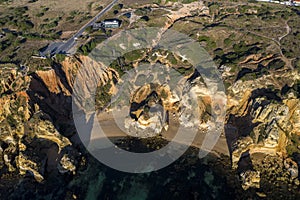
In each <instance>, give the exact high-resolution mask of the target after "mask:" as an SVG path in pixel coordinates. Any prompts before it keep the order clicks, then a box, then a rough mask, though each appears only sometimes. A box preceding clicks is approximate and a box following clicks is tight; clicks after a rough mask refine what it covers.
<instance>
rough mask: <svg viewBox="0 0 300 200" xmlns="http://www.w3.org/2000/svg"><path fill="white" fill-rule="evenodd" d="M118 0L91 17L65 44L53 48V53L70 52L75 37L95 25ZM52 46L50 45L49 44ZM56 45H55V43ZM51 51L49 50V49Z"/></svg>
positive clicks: (114, 0)
mask: <svg viewBox="0 0 300 200" xmlns="http://www.w3.org/2000/svg"><path fill="white" fill-rule="evenodd" d="M117 2H118V0H113V1H112V2H111V3H110V4H108V5H107V6H106V7H105V8H104V9H102V10H101V11H100V12H99V13H98V14H97V15H96V16H95V17H94V18H93V19H91V20H90V21H89V22H88V23H86V24H85V25H84V26H82V27H81V28H80V29H79V31H78V32H77V33H75V34H74V35H73V36H72V37H71V38H70V39H68V40H67V41H66V42H65V43H64V44H62V45H60V46H59V47H56V49H52V54H57V53H68V52H69V51H70V49H71V48H72V47H74V45H75V44H76V40H75V38H78V37H80V36H81V35H82V33H83V32H84V30H85V29H86V28H87V27H89V26H93V25H94V23H95V22H97V21H98V20H99V18H100V17H101V16H102V15H104V14H105V13H106V12H107V11H109V10H110V9H111V8H112V7H113V6H114V5H115V3H117ZM49 46H50V45H49ZM54 46H55V45H54ZM48 51H49V50H48Z"/></svg>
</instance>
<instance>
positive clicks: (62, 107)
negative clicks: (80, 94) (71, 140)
mask: <svg viewBox="0 0 300 200" xmlns="http://www.w3.org/2000/svg"><path fill="white" fill-rule="evenodd" d="M53 69H54V71H55V74H56V76H58V77H59V80H60V82H61V83H62V85H63V87H65V88H66V89H67V90H68V91H69V92H70V93H72V87H71V86H70V85H69V83H68V82H67V78H66V75H65V73H64V71H63V70H62V69H61V66H60V65H59V64H56V65H54V66H53ZM31 78H32V80H31V83H30V86H29V90H28V91H27V94H28V96H29V97H30V102H29V104H30V106H31V108H32V109H33V108H34V104H37V105H38V106H39V109H40V110H41V111H43V112H45V113H46V114H48V115H49V116H50V117H51V120H52V122H53V125H54V126H55V128H56V129H57V130H58V131H59V132H60V133H61V134H62V135H64V136H71V135H72V134H74V133H75V126H74V124H73V120H72V97H71V96H68V95H66V94H65V93H64V92H62V91H60V92H59V93H53V92H51V91H50V90H49V88H48V87H47V85H46V84H45V82H44V81H43V80H42V79H41V77H39V76H38V75H37V74H36V73H34V74H32V75H31ZM60 89H61V88H60Z"/></svg>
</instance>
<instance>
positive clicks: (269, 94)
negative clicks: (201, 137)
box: [225, 88, 282, 153]
mask: <svg viewBox="0 0 300 200" xmlns="http://www.w3.org/2000/svg"><path fill="white" fill-rule="evenodd" d="M260 97H265V98H266V100H262V101H261V102H260V103H259V104H250V102H251V101H252V102H254V101H255V99H257V98H260ZM272 101H276V102H278V103H280V102H282V98H281V96H280V91H279V90H278V91H277V90H272V89H269V88H259V89H256V90H253V91H252V94H251V96H250V98H249V99H248V105H247V108H246V109H245V110H243V111H242V113H243V115H242V116H240V115H234V114H230V115H229V117H228V121H227V123H226V126H225V136H226V140H227V145H228V148H229V151H230V152H231V153H232V144H233V143H234V142H236V141H237V140H238V139H239V138H240V137H247V136H250V137H253V135H252V132H253V129H254V128H255V127H256V126H258V125H259V124H260V123H258V122H256V123H253V122H252V121H253V119H254V118H253V116H252V115H251V111H252V110H253V109H257V106H263V107H264V106H267V105H268V104H270V103H271V102H272ZM252 139H253V138H252Z"/></svg>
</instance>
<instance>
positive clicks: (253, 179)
mask: <svg viewBox="0 0 300 200" xmlns="http://www.w3.org/2000/svg"><path fill="white" fill-rule="evenodd" d="M240 177H241V180H242V187H243V189H244V190H248V189H249V188H260V172H256V171H250V170H248V171H245V172H243V173H241V174H240Z"/></svg>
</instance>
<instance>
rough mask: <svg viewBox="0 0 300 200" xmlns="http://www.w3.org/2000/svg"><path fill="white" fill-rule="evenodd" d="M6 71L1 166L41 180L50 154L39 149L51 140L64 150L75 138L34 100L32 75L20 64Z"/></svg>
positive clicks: (0, 114) (0, 108) (1, 114)
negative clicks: (60, 128) (30, 92)
mask: <svg viewBox="0 0 300 200" xmlns="http://www.w3.org/2000/svg"><path fill="white" fill-rule="evenodd" d="M2 75H3V76H4V77H6V79H2V81H3V82H2V85H1V88H2V91H1V98H0V102H1V104H0V130H1V134H0V146H1V148H0V157H1V159H0V161H1V165H0V169H1V168H2V169H1V170H3V172H5V171H6V169H7V171H8V172H10V173H19V174H20V175H25V174H26V173H27V172H29V173H31V174H32V175H33V176H34V178H35V179H36V180H37V181H39V182H41V181H43V179H44V178H43V172H44V171H45V169H44V168H45V165H44V164H43V163H45V161H46V160H47V158H46V157H44V154H43V153H42V151H41V153H40V154H38V155H36V152H39V150H41V149H43V148H47V146H48V145H50V144H51V143H55V144H57V146H58V148H59V151H60V150H61V149H63V148H65V147H66V146H70V145H71V142H70V141H69V140H68V139H67V138H65V137H63V136H62V135H60V134H59V133H58V131H57V130H56V128H55V127H54V125H53V122H52V121H51V118H50V117H49V116H48V115H47V114H45V113H43V112H42V111H40V110H39V108H38V106H37V105H34V104H30V97H29V96H28V95H27V93H26V92H25V91H26V90H27V89H28V87H29V84H30V77H28V76H26V75H24V74H23V73H22V72H21V71H18V69H17V68H15V69H12V70H6V71H2ZM5 75H6V76H5ZM33 149H34V151H33ZM45 159H46V160H45ZM2 163H3V164H4V165H3V164H2Z"/></svg>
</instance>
